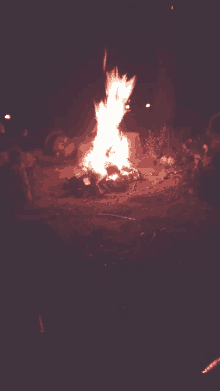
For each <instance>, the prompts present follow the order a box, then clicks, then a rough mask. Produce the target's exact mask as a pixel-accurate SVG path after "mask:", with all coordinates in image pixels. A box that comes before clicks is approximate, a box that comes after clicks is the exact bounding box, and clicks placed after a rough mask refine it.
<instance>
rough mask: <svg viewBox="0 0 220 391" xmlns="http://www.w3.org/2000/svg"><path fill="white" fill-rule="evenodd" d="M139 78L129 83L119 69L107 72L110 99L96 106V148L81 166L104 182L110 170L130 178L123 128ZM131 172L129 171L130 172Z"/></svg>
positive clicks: (87, 155) (127, 147)
mask: <svg viewBox="0 0 220 391" xmlns="http://www.w3.org/2000/svg"><path fill="white" fill-rule="evenodd" d="M103 64H104V70H105V65H106V53H105V57H104V63H103ZM135 81H136V77H135V76H134V77H133V78H131V79H130V80H127V75H124V76H122V77H120V76H119V74H118V68H117V67H116V68H114V69H113V71H111V72H106V85H105V91H106V99H105V100H104V101H102V102H100V103H99V104H97V103H95V112H96V119H97V135H96V137H95V140H94V142H93V147H92V148H91V149H90V151H89V152H88V153H87V154H86V155H85V156H84V158H83V161H82V163H81V165H83V166H84V167H86V168H88V169H90V170H93V171H95V172H96V173H97V174H99V176H100V179H102V178H104V177H109V178H110V177H111V179H113V180H115V179H117V177H118V174H117V175H116V174H115V173H113V175H111V176H110V175H109V176H108V172H107V168H108V167H110V166H115V168H116V170H120V171H119V173H121V174H123V175H128V173H129V172H128V169H130V170H131V167H130V162H129V160H128V159H129V144H128V140H127V137H126V136H125V135H122V133H121V132H120V130H119V124H120V122H121V121H122V118H123V116H124V114H125V113H126V106H127V105H126V104H127V102H128V99H129V97H130V95H131V93H132V91H133V88H134V85H135ZM126 169H127V170H126Z"/></svg>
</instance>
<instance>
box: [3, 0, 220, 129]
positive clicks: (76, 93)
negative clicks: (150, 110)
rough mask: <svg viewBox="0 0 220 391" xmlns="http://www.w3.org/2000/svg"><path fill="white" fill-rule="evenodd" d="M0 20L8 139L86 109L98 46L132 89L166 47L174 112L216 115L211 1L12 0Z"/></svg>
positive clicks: (217, 66) (217, 59)
mask: <svg viewBox="0 0 220 391" xmlns="http://www.w3.org/2000/svg"><path fill="white" fill-rule="evenodd" d="M171 5H173V6H174V9H173V10H172V11H171ZM0 15H1V17H0V19H1V20H0V54H1V55H0V57H1V61H0V110H1V116H3V113H4V112H5V111H10V113H12V115H13V118H14V121H15V123H14V125H13V126H12V125H11V128H13V129H15V128H16V130H11V132H12V133H13V132H15V133H16V132H20V130H19V129H20V128H23V127H27V128H28V129H29V130H30V132H33V133H37V132H39V129H40V128H41V129H44V131H45V132H46V131H47V130H48V129H49V127H53V126H54V118H58V117H66V118H67V117H68V110H70V111H71V110H72V111H73V112H74V121H75V123H76V124H77V122H78V121H79V118H80V116H81V115H82V113H81V109H78V110H75V109H76V108H77V107H78V103H79V100H82V99H83V100H84V101H85V105H88V108H90V106H91V108H92V105H93V103H92V101H91V97H90V96H89V87H88V85H89V84H90V85H92V86H94V85H95V86H96V88H97V89H99V88H100V91H101V89H103V72H102V64H103V55H104V47H105V46H106V47H107V50H108V66H109V67H111V66H113V65H116V64H117V65H118V66H119V70H120V71H121V72H125V73H128V76H132V75H134V74H136V75H137V78H138V82H139V83H141V82H144V81H146V78H147V67H155V66H156V50H157V49H158V48H171V49H172V51H173V52H174V53H175V54H176V76H177V107H179V106H181V107H188V108H190V109H191V110H193V111H199V112H201V113H202V117H203V118H204V119H207V118H208V117H209V116H210V115H212V114H214V113H215V112H216V111H219V107H220V97H219V93H218V92H219V87H220V76H219V70H220V53H219V44H218V41H219V20H218V12H217V2H216V3H213V4H212V3H211V2H208V1H204V2H187V1H178V2H177V1H171V0H170V1H167V0H163V1H159V0H158V1H153V0H152V1H146V2H135V3H134V2H132V1H126V2H125V1H121V2H110V3H108V4H106V3H105V2H101V1H100V2H77V4H75V2H74V3H73V2H56V3H55V2H51V1H50V2H37V3H32V2H15V1H14V2H11V3H10V4H9V3H7V5H1V8H0ZM13 118H12V119H13ZM66 121H67V123H66V126H68V125H69V124H68V120H66ZM74 121H73V122H74ZM11 124H12V121H11ZM15 124H16V126H15ZM64 125H65V124H64ZM73 125H74V124H73ZM19 127H20V128H19Z"/></svg>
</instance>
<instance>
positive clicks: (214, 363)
mask: <svg viewBox="0 0 220 391" xmlns="http://www.w3.org/2000/svg"><path fill="white" fill-rule="evenodd" d="M219 363H220V358H217V359H216V360H214V361H213V362H211V364H209V365H208V366H207V367H206V368H205V369H204V370H203V371H202V373H207V372H209V371H211V370H212V369H213V368H215V367H216V366H217V365H218V364H219Z"/></svg>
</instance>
